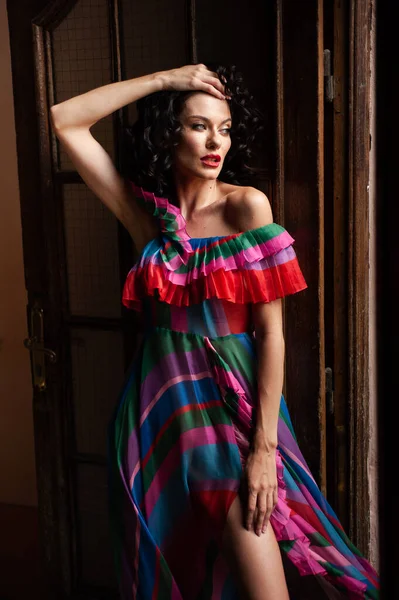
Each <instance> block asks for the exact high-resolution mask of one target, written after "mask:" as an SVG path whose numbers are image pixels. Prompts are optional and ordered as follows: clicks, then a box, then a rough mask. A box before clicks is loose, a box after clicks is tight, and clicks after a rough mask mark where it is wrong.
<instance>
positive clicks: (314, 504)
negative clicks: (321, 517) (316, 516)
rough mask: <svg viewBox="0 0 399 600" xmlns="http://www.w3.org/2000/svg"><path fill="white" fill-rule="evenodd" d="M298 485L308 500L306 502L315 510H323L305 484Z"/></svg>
mask: <svg viewBox="0 0 399 600" xmlns="http://www.w3.org/2000/svg"><path fill="white" fill-rule="evenodd" d="M297 485H298V487H299V489H300V490H301V493H302V494H303V497H304V498H305V499H306V502H307V503H308V504H309V505H310V506H311V507H312V508H313V509H316V510H322V509H321V507H320V505H319V504H317V502H316V500H315V499H314V498H313V496H312V494H311V493H310V492H309V490H308V489H307V487H306V485H304V484H303V483H298V484H297Z"/></svg>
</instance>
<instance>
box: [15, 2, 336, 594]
mask: <svg viewBox="0 0 399 600" xmlns="http://www.w3.org/2000/svg"><path fill="white" fill-rule="evenodd" d="M8 11H9V20H10V33H11V48H12V62H13V77H14V90H15V112H16V127H17V134H18V135H17V142H18V160H19V179H20V189H21V212H22V224H23V237H24V259H25V273H26V287H27V290H28V296H29V304H28V307H27V319H28V321H29V324H30V342H29V343H30V350H31V355H32V376H33V410H34V421H35V444H36V464H37V473H38V497H39V512H40V523H41V532H42V548H43V558H44V562H45V565H46V569H47V574H48V575H47V581H48V584H49V590H50V597H51V598H53V597H57V598H61V597H65V598H107V599H111V598H113V597H115V598H116V597H117V594H116V585H115V580H114V573H113V565H112V559H111V551H110V538H109V532H108V520H107V507H106V462H105V456H106V425H107V422H108V419H109V417H110V414H111V411H112V408H113V406H114V404H115V402H116V400H117V395H118V391H119V389H120V387H121V386H122V384H123V379H124V372H125V371H126V369H127V368H128V366H129V364H130V361H131V359H132V356H133V353H134V350H135V347H136V332H137V324H138V323H137V315H136V314H135V313H132V312H131V311H128V310H126V309H125V308H124V307H123V306H122V305H121V291H122V286H123V282H124V278H125V276H126V274H127V271H128V270H129V268H130V267H131V265H132V264H133V261H134V259H135V256H134V250H133V246H132V244H131V240H130V238H129V236H128V234H127V232H126V231H125V230H124V228H123V227H122V226H121V225H120V224H119V223H118V222H117V221H116V219H115V218H114V217H113V215H112V214H110V213H109V212H108V211H107V209H106V208H105V207H104V206H103V205H102V204H101V203H100V201H99V200H98V199H97V198H95V197H94V196H93V194H92V193H91V192H90V191H89V190H88V188H87V187H86V186H85V184H84V183H83V182H82V181H81V179H80V177H79V176H78V174H77V173H76V172H75V171H74V169H73V165H72V164H71V163H70V161H69V159H68V156H67V155H66V154H65V153H64V152H63V151H62V149H61V148H60V146H59V144H58V141H57V140H56V138H55V137H54V135H53V134H52V132H51V130H50V127H49V107H50V106H51V105H52V104H53V103H57V102H61V101H62V100H64V99H66V98H68V97H71V96H73V95H77V94H79V93H83V92H84V91H87V90H88V89H91V88H94V87H97V86H100V85H104V84H106V83H109V82H111V81H116V80H119V79H126V78H132V77H136V76H140V75H142V74H145V73H149V72H152V71H156V70H161V69H167V68H171V67H174V66H179V65H183V64H186V63H188V62H191V61H194V62H207V61H208V60H212V61H220V62H222V63H230V64H236V65H237V67H238V68H239V69H240V70H241V71H242V72H243V73H244V75H245V78H246V80H247V83H248V86H249V88H250V89H251V90H252V91H253V93H254V95H255V96H256V97H257V99H258V103H259V105H260V108H261V109H262V110H263V112H264V114H265V117H266V128H265V133H264V138H263V142H262V145H261V148H260V149H259V156H258V160H259V163H260V164H262V166H263V167H264V173H265V175H264V177H263V179H261V180H259V181H258V182H257V185H258V186H259V187H260V188H261V189H263V190H264V191H265V192H266V193H267V194H268V195H269V197H270V199H271V201H272V204H273V210H274V217H275V221H277V222H279V223H281V224H282V225H284V226H285V227H286V228H287V229H288V230H289V231H290V232H291V234H292V235H293V237H294V238H295V239H296V250H297V253H298V256H299V260H300V263H301V266H302V268H303V270H304V274H305V278H306V280H307V282H308V284H309V288H308V290H306V291H305V292H302V293H301V294H298V295H297V296H292V297H290V298H289V299H288V300H287V301H285V308H286V310H285V337H286V355H287V362H286V365H287V368H286V382H285V389H284V392H285V395H286V399H287V402H288V405H289V407H290V410H291V414H292V418H293V422H294V426H295V429H296V433H297V436H298V439H299V442H300V445H301V447H302V449H303V453H304V455H305V457H306V458H307V460H308V461H309V464H310V467H311V470H312V472H313V474H314V476H315V478H316V479H317V481H318V482H319V483H320V484H321V485H322V487H324V485H325V481H326V472H325V467H326V461H325V375H324V368H325V362H324V351H325V350H324V268H323V256H324V254H323V252H324V249H323V244H324V237H323V227H324V224H323V215H324V206H323V27H322V22H323V10H322V2H321V0H312V1H310V2H306V3H300V6H299V5H298V3H297V2H294V1H284V2H283V1H282V0H276V2H264V1H262V0H251V1H250V2H248V3H246V10H245V11H242V6H241V5H240V3H229V2H227V1H226V0H223V1H222V2H218V3H216V4H215V3H213V2H210V1H209V0H201V2H197V3H195V2H194V1H193V0H191V2H188V1H187V2H185V1H184V0H173V2H172V1H169V2H166V1H165V2H159V1H156V0H147V1H146V2H145V3H143V2H132V0H74V1H71V0H69V1H66V0H55V1H53V2H51V3H48V2H46V1H44V0H33V1H32V0H21V2H19V3H18V5H16V4H15V3H12V2H9V7H8ZM32 36H33V47H32ZM304 65H306V67H305V66H304ZM134 118H135V109H134V105H130V106H129V107H126V108H124V109H122V110H121V111H118V112H117V113H115V114H114V115H111V116H109V117H108V118H106V119H103V120H102V121H101V122H99V123H97V124H96V125H95V126H94V127H93V129H92V132H93V135H94V136H95V137H96V138H97V139H98V140H99V141H100V143H102V144H103V145H104V147H105V148H106V150H107V151H108V152H109V154H110V155H111V156H112V158H113V159H114V160H115V163H116V164H117V166H118V167H120V168H122V167H123V154H122V151H121V149H122V135H121V133H122V128H123V126H124V125H126V124H128V123H131V122H132V120H133V119H134ZM28 345H29V344H28Z"/></svg>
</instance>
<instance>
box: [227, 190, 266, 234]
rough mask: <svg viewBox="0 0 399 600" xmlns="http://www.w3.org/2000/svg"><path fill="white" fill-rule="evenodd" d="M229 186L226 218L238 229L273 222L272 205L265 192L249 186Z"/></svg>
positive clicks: (244, 229)
mask: <svg viewBox="0 0 399 600" xmlns="http://www.w3.org/2000/svg"><path fill="white" fill-rule="evenodd" d="M231 188H232V189H231V191H230V193H229V196H228V200H227V204H228V209H227V210H228V218H229V221H230V222H232V223H234V226H235V227H237V228H238V229H239V231H246V230H248V229H255V228H256V227H262V226H263V225H268V224H270V223H273V213H272V207H271V204H270V201H269V199H268V197H267V196H266V194H264V193H263V192H262V191H261V190H258V189H257V188H254V187H251V186H238V185H237V186H231ZM233 188H234V189H233Z"/></svg>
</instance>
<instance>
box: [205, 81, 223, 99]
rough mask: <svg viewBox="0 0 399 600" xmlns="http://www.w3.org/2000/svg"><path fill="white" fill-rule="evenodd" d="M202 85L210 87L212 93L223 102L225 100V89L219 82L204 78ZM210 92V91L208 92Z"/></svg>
mask: <svg viewBox="0 0 399 600" xmlns="http://www.w3.org/2000/svg"><path fill="white" fill-rule="evenodd" d="M201 79H202V83H203V84H204V85H207V86H209V89H210V93H211V94H213V95H214V96H217V97H218V98H221V99H222V100H224V99H225V94H224V89H223V86H222V84H221V83H220V81H219V80H217V81H216V79H214V78H213V77H202V78H201ZM207 91H208V90H207Z"/></svg>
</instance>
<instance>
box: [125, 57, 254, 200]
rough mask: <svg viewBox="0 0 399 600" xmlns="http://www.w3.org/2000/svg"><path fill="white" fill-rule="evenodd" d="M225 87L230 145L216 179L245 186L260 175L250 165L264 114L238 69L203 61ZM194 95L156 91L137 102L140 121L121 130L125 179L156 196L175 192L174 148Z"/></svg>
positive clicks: (138, 119) (189, 92)
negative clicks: (186, 105) (182, 115)
mask: <svg viewBox="0 0 399 600" xmlns="http://www.w3.org/2000/svg"><path fill="white" fill-rule="evenodd" d="M206 66H207V67H208V69H210V70H211V71H214V72H216V73H217V75H218V77H219V79H220V81H221V82H222V83H223V84H224V85H225V91H226V94H227V95H228V96H231V99H230V100H228V102H229V106H230V111H231V116H232V127H231V132H230V135H231V147H230V150H229V152H228V153H227V155H226V158H225V160H224V164H223V168H222V170H221V172H220V175H219V179H221V180H222V181H224V182H226V183H232V184H235V185H246V184H248V183H250V182H251V181H253V179H254V177H256V175H258V174H259V172H260V171H261V170H260V169H259V168H256V167H254V166H253V165H251V159H252V156H253V153H254V151H255V149H256V143H257V141H258V139H257V136H258V134H259V132H260V131H261V130H263V128H264V125H263V121H264V120H263V115H262V114H261V112H260V111H259V109H258V108H257V107H256V105H255V103H254V99H253V96H251V95H250V93H249V91H248V89H247V88H246V87H245V85H244V83H243V78H242V75H241V73H239V72H238V71H237V69H236V67H235V66H234V65H233V66H228V67H224V66H221V65H217V64H213V63H207V65H206ZM191 93H193V92H192V91H187V92H186V91H184V92H181V91H161V92H155V93H153V94H150V95H148V96H145V97H143V98H140V99H139V100H138V101H137V102H136V107H137V113H138V118H137V120H136V122H135V123H134V124H133V125H132V126H131V127H128V128H126V129H125V130H124V134H125V135H124V139H123V143H124V150H123V158H124V161H125V166H124V168H123V171H124V174H125V175H126V177H128V178H129V179H131V180H132V181H134V182H135V183H136V185H139V186H141V187H143V188H144V189H145V190H148V191H151V192H154V193H155V194H158V195H160V196H166V197H168V196H170V195H171V194H172V193H173V189H174V181H173V173H172V169H171V167H172V164H173V155H172V148H173V146H177V145H178V143H179V134H180V132H181V129H182V126H181V124H180V121H179V115H180V113H181V111H182V109H183V107H184V102H185V100H186V97H187V96H188V95H189V94H191Z"/></svg>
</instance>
